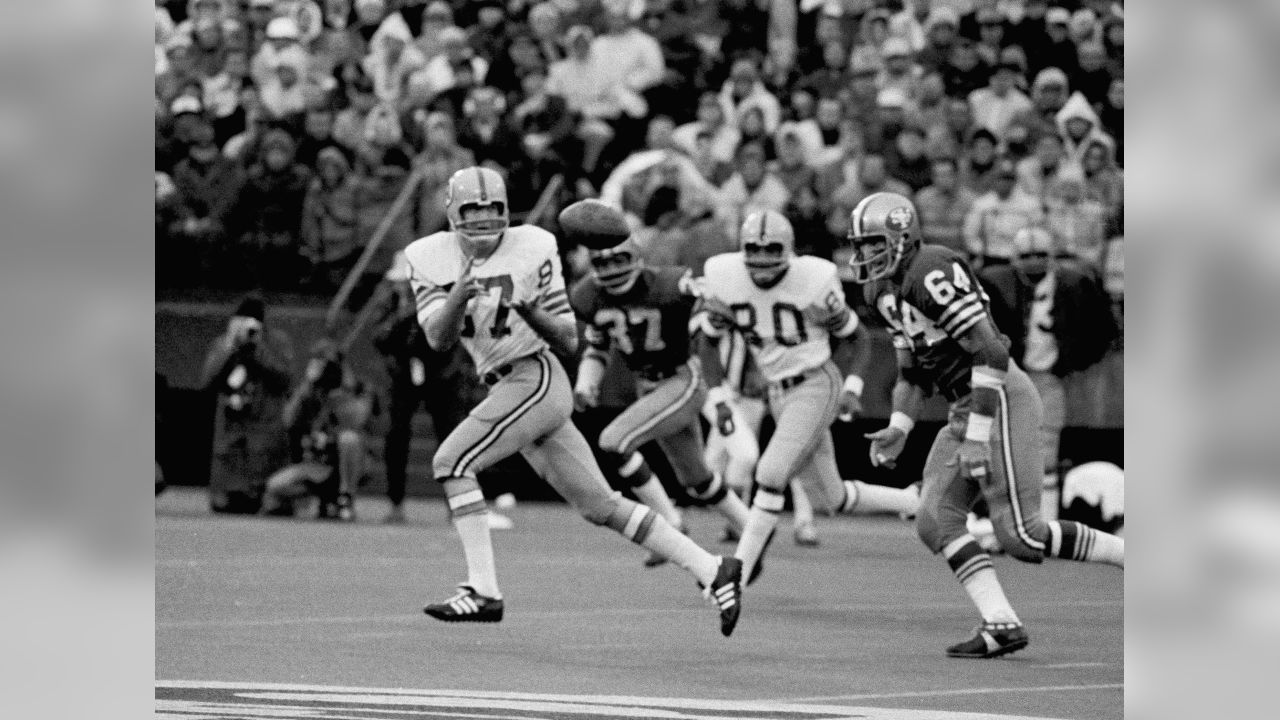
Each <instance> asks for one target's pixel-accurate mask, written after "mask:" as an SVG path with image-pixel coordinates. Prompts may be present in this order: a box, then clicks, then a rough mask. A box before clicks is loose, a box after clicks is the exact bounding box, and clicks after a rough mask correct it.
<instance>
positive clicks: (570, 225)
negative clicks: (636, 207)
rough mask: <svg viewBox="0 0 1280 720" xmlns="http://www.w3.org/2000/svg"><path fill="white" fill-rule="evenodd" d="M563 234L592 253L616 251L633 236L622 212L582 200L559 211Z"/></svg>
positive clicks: (601, 203)
mask: <svg viewBox="0 0 1280 720" xmlns="http://www.w3.org/2000/svg"><path fill="white" fill-rule="evenodd" d="M560 231H561V233H562V234H563V235H564V237H565V239H566V240H568V241H569V242H571V243H576V244H581V245H584V246H586V247H587V248H588V249H591V250H604V249H607V248H611V247H614V246H616V245H618V244H619V243H621V242H622V241H624V240H626V239H627V238H628V237H630V235H631V228H629V227H627V221H626V219H625V218H623V217H622V211H620V210H618V209H617V208H615V207H613V206H612V205H609V204H608V203H605V202H601V201H600V200H594V199H588V200H579V201H578V202H575V203H574V204H572V205H570V206H569V207H567V208H565V209H564V210H561V211H560Z"/></svg>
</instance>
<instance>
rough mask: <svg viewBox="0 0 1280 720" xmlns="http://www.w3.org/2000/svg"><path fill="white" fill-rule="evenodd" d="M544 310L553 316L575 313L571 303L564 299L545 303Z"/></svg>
mask: <svg viewBox="0 0 1280 720" xmlns="http://www.w3.org/2000/svg"><path fill="white" fill-rule="evenodd" d="M542 309H544V310H546V311H547V312H549V313H551V314H552V315H559V314H560V313H562V312H568V313H571V312H573V308H571V307H569V301H568V300H565V299H564V298H561V299H559V300H552V301H550V302H543V303H542Z"/></svg>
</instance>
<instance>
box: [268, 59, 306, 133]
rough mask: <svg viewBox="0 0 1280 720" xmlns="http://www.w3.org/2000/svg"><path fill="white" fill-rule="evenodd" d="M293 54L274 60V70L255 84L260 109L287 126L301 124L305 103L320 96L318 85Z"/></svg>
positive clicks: (275, 120)
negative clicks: (266, 78) (258, 83)
mask: <svg viewBox="0 0 1280 720" xmlns="http://www.w3.org/2000/svg"><path fill="white" fill-rule="evenodd" d="M299 59H300V58H298V57H297V56H294V55H292V54H287V55H282V56H281V57H279V58H278V59H277V60H276V65H275V67H274V68H273V69H274V72H273V73H272V74H271V77H270V78H269V79H268V80H267V82H265V83H263V84H261V85H259V86H258V96H259V98H260V99H261V101H262V108H263V110H265V111H266V113H267V117H268V118H270V119H271V120H272V121H274V122H276V123H278V124H280V125H284V126H289V127H298V126H300V125H302V120H303V116H304V115H305V113H306V111H307V106H308V104H310V103H311V102H312V101H313V100H314V99H316V98H318V97H320V96H321V92H320V89H319V87H318V86H317V85H315V84H314V83H312V82H310V80H309V78H308V77H307V66H306V65H305V64H300V63H299V62H298V61H299Z"/></svg>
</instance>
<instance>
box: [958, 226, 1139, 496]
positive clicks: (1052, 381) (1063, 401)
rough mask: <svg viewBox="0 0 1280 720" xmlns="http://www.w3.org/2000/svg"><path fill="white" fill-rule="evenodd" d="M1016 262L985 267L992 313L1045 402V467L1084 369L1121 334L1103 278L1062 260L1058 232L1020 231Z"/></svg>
mask: <svg viewBox="0 0 1280 720" xmlns="http://www.w3.org/2000/svg"><path fill="white" fill-rule="evenodd" d="M1013 249H1014V254H1013V258H1012V262H1011V263H1009V264H1005V265H1000V266H994V267H987V268H983V269H982V271H981V272H980V274H979V279H980V280H981V282H982V286H983V287H984V288H986V290H987V294H988V295H989V296H990V301H991V304H990V312H991V318H992V320H993V321H994V322H995V324H996V327H997V328H999V330H1000V332H1001V333H1003V334H1004V335H1005V336H1007V337H1008V338H1009V341H1010V347H1009V356H1010V357H1011V358H1013V359H1014V360H1015V361H1016V362H1017V363H1018V365H1019V366H1020V367H1022V368H1023V369H1024V370H1026V372H1027V375H1028V376H1029V377H1030V378H1031V381H1032V382H1033V383H1034V384H1035V386H1036V389H1037V390H1038V391H1039V395H1040V398H1041V400H1042V401H1043V404H1044V418H1043V421H1042V424H1041V426H1040V432H1041V438H1042V445H1043V448H1044V462H1045V470H1046V471H1048V472H1050V473H1056V472H1057V469H1058V462H1057V461H1058V441H1059V437H1060V434H1061V432H1062V427H1063V425H1064V424H1065V420H1066V417H1065V416H1066V407H1067V405H1068V403H1070V402H1071V398H1069V397H1068V394H1069V392H1070V391H1069V390H1068V388H1071V389H1072V390H1078V389H1081V388H1082V386H1081V385H1080V383H1079V382H1078V379H1079V378H1080V374H1081V373H1084V372H1087V371H1088V370H1089V368H1091V367H1093V366H1094V365H1096V364H1097V363H1098V362H1099V361H1101V360H1102V359H1103V358H1104V357H1105V356H1106V354H1107V352H1108V350H1109V349H1110V347H1111V345H1112V343H1113V342H1114V340H1115V339H1116V338H1117V336H1118V328H1117V326H1116V323H1115V320H1114V317H1113V316H1112V314H1111V301H1110V298H1109V297H1108V295H1107V292H1106V291H1105V290H1104V289H1103V286H1102V284H1101V282H1100V276H1099V275H1098V274H1097V273H1096V272H1093V271H1089V270H1085V269H1082V268H1079V267H1078V266H1076V265H1074V264H1073V263H1070V262H1064V261H1062V260H1060V259H1059V258H1058V257H1057V256H1056V253H1055V250H1054V239H1053V237H1052V235H1051V233H1050V232H1049V231H1048V230H1046V229H1045V228H1042V227H1028V228H1024V229H1022V230H1020V231H1019V232H1018V233H1017V234H1016V235H1015V236H1014V241H1013Z"/></svg>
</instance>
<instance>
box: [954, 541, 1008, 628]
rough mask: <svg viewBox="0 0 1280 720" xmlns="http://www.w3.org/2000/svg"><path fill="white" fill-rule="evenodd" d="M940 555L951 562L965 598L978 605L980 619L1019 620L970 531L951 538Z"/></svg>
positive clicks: (986, 557) (991, 620) (989, 559)
mask: <svg viewBox="0 0 1280 720" xmlns="http://www.w3.org/2000/svg"><path fill="white" fill-rule="evenodd" d="M942 556H943V557H944V558H946V560H947V564H948V565H950V566H951V571H952V572H954V573H955V575H956V579H957V580H959V581H960V586H961V587H963V588H964V591H965V592H966V593H968V594H969V599H971V600H973V604H974V605H976V606H977V607H978V612H979V613H981V615H982V619H983V620H984V621H986V622H1013V623H1016V622H1021V621H1020V620H1018V614H1017V613H1015V612H1014V611H1013V606H1012V605H1010V604H1009V599H1008V598H1006V597H1005V595H1004V588H1002V587H1000V579H999V578H998V577H996V570H995V567H994V566H993V565H992V564H991V557H990V556H989V555H987V554H986V553H985V552H982V548H981V547H979V546H978V542H977V541H976V540H974V539H973V536H972V535H961V536H960V537H958V538H956V539H955V540H952V541H951V542H950V543H948V544H947V546H946V547H945V548H943V549H942Z"/></svg>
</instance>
